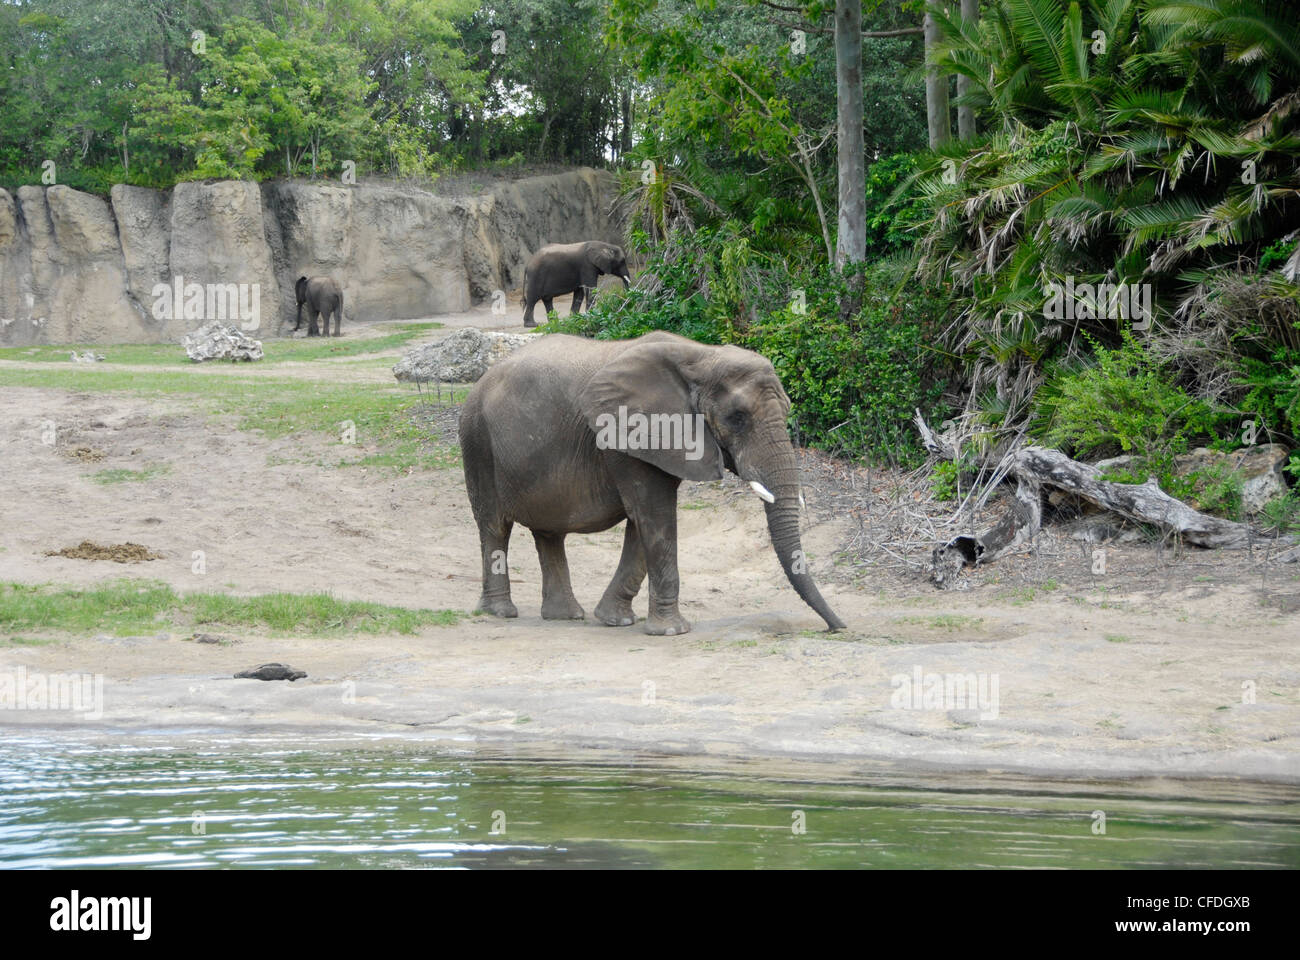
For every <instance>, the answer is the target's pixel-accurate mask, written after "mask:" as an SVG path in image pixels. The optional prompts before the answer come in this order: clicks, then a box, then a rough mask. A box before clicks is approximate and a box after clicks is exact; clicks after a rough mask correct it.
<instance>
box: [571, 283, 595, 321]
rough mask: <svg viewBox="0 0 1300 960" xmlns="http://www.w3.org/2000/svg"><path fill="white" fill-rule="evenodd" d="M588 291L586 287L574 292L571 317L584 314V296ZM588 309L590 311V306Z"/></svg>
mask: <svg viewBox="0 0 1300 960" xmlns="http://www.w3.org/2000/svg"><path fill="white" fill-rule="evenodd" d="M586 290H587V288H586V287H578V289H577V290H574V291H573V304H572V305H571V306H570V307H569V316H573V315H574V314H576V313H581V312H582V296H583V294H584V293H586ZM587 309H588V310H590V309H591V307H590V306H588V307H587Z"/></svg>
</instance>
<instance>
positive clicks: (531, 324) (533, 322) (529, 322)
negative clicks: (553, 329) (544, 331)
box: [524, 317, 537, 327]
mask: <svg viewBox="0 0 1300 960" xmlns="http://www.w3.org/2000/svg"><path fill="white" fill-rule="evenodd" d="M524 326H525V327H535V326H537V321H536V320H534V319H532V318H531V317H529V318H528V319H527V320H525V321H524Z"/></svg>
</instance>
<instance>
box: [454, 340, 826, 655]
mask: <svg viewBox="0 0 1300 960" xmlns="http://www.w3.org/2000/svg"><path fill="white" fill-rule="evenodd" d="M789 412H790V398H789V397H787V396H786V394H785V391H784V390H783V389H781V383H780V381H779V380H778V379H777V376H776V371H775V370H773V369H772V364H771V363H769V362H768V361H767V360H766V359H765V358H764V357H762V356H760V355H759V354H757V353H754V352H752V351H750V350H744V349H741V348H740V347H735V346H724V347H715V346H705V345H703V344H699V343H696V342H694V341H692V340H687V339H685V338H684V337H679V336H676V335H675V334H670V333H664V332H655V333H649V334H646V335H645V336H642V337H638V338H637V339H635V340H615V341H598V340H588V339H585V338H582V337H569V336H563V335H560V334H555V335H552V336H548V337H543V338H541V339H540V340H538V341H537V342H535V343H531V344H529V345H528V346H526V347H524V348H523V349H521V350H518V351H517V352H515V353H514V354H512V355H511V356H510V357H508V358H507V359H505V360H503V361H502V362H500V363H498V364H497V365H495V366H493V367H490V368H489V369H488V371H487V373H485V374H484V375H483V378H482V379H481V380H479V382H478V383H477V384H475V386H474V388H473V390H472V391H471V392H470V395H469V397H468V399H467V400H466V401H465V407H464V409H463V410H462V412H461V419H460V442H461V450H462V457H463V460H464V465H465V484H466V487H467V488H468V491H469V499H470V505H471V507H472V508H473V511H474V519H475V521H476V522H477V524H478V530H479V540H480V545H481V548H482V555H483V595H482V597H481V598H480V600H479V608H480V609H482V610H485V611H488V612H490V613H493V614H496V615H497V616H501V617H514V616H517V615H518V613H517V611H516V609H515V605H514V603H513V602H511V599H510V576H509V568H508V565H507V562H506V556H507V552H508V550H509V547H510V532H511V530H512V528H513V527H514V524H516V523H521V524H523V525H524V526H526V527H528V528H529V529H531V530H532V531H533V538H534V539H535V540H536V542H537V555H538V558H539V559H540V560H541V565H542V616H543V617H545V618H547V619H552V620H562V619H581V618H582V617H584V616H585V614H584V613H583V609H582V607H581V606H579V604H578V601H577V600H576V599H575V598H574V596H573V588H572V586H571V585H570V583H569V568H568V561H567V559H566V558H565V554H564V537H565V535H566V534H569V533H593V532H596V531H599V530H606V529H608V528H610V527H612V526H613V525H614V524H616V523H618V522H619V521H620V520H624V519H626V520H627V530H626V533H625V535H624V539H623V555H622V559H620V560H619V564H618V572H617V573H615V574H614V579H613V581H612V582H611V583H610V585H609V587H608V589H606V590H605V595H604V596H603V597H602V598H601V601H600V603H599V604H597V605H596V617H597V619H599V620H600V621H601V622H602V623H605V624H608V625H610V626H626V625H628V624H631V623H632V622H633V621H634V619H635V617H634V616H633V613H632V598H633V597H635V596H636V595H637V593H638V592H639V591H640V589H641V583H642V581H643V580H644V579H645V577H646V574H647V573H649V577H650V610H649V616H648V618H647V620H646V628H645V629H646V632H647V633H651V634H667V635H674V634H680V633H685V632H686V631H688V630H690V624H689V623H688V622H687V621H686V620H685V619H684V618H683V617H682V615H681V612H680V611H679V610H678V608H677V599H678V583H679V582H678V576H677V487H678V485H679V484H680V483H681V482H682V480H716V479H718V478H720V477H722V476H723V471H724V469H727V470H731V471H732V472H733V473H735V474H737V475H738V476H740V477H741V478H742V479H744V480H748V481H750V485H751V486H752V487H753V488H754V492H755V493H757V494H758V495H759V496H760V497H761V498H762V499H763V500H764V501H765V502H766V509H767V525H768V530H769V531H770V532H771V535H772V546H773V547H774V548H775V550H776V555H777V557H778V558H779V559H780V561H781V566H782V567H783V568H784V569H785V574H786V576H787V577H788V578H789V580H790V583H791V584H793V586H794V588H795V590H796V591H798V593H799V596H800V597H802V598H803V600H804V602H806V603H807V604H808V605H809V606H810V607H812V608H813V610H815V611H816V612H817V613H818V615H820V616H821V618H822V619H823V620H825V621H826V624H827V626H828V627H830V628H831V629H832V630H838V629H841V628H842V627H843V626H844V624H843V622H842V621H841V620H840V618H839V617H837V616H836V615H835V612H834V611H833V610H831V608H830V606H829V605H828V604H827V603H826V601H825V600H824V599H822V595H821V593H820V592H819V591H818V589H817V585H816V584H815V583H814V582H813V579H812V577H811V575H810V574H809V573H808V561H807V559H806V557H805V556H804V553H803V548H802V546H801V545H800V540H799V508H800V505H801V500H802V497H801V494H800V490H799V468H798V463H797V461H796V459H795V452H794V446H793V445H792V444H791V442H790V435H789V434H788V433H787V431H786V425H785V424H786V417H787V416H788V414H789Z"/></svg>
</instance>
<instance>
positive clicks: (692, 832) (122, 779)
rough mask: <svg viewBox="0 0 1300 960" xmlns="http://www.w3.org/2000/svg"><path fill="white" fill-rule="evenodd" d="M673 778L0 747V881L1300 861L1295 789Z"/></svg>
mask: <svg viewBox="0 0 1300 960" xmlns="http://www.w3.org/2000/svg"><path fill="white" fill-rule="evenodd" d="M683 763H684V761H680V760H678V761H673V760H668V759H663V758H660V759H645V758H641V759H633V758H621V759H618V760H615V761H611V762H591V761H585V762H579V761H565V760H562V759H556V758H545V759H529V760H522V759H509V758H499V757H497V758H494V757H490V756H480V755H449V754H448V753H446V752H442V753H439V752H436V748H434V747H421V748H416V747H391V746H390V747H386V748H384V749H373V748H364V749H359V748H343V749H339V748H337V747H336V746H331V747H330V748H329V749H324V748H311V747H310V746H309V747H307V748H303V747H302V746H299V745H295V746H287V745H285V744H280V743H276V742H274V741H266V740H263V741H257V740H249V741H245V742H237V741H227V742H223V743H217V744H204V745H195V746H186V747H184V748H180V749H178V748H175V747H172V748H159V747H155V746H144V747H140V746H113V745H111V744H103V743H95V744H89V743H87V744H81V745H78V744H75V743H64V742H55V743H53V744H51V743H50V742H49V741H45V740H41V739H37V738H13V737H6V739H5V743H4V744H3V746H0V867H8V868H13V867H171V868H195V867H199V868H205V867H367V868H373V867H679V868H693V867H739V868H752V867H769V868H770V867H844V868H860V867H923V868H925V867H934V868H948V867H951V868H967V867H1134V868H1143V867H1247V868H1257V867H1291V868H1295V867H1300V789H1297V788H1293V787H1285V786H1269V785H1259V784H1237V783H1216V782H1202V783H1187V782H1175V781H1160V782H1151V781H1148V782H1138V783H1108V784H1102V783H1054V782H1049V781H1042V780H1031V779H1023V778H1016V777H1006V776H1002V777H995V778H990V777H987V776H985V777H982V778H975V777H970V778H964V777H955V776H951V775H947V776H944V777H942V778H939V777H934V778H927V777H920V776H916V775H907V776H901V775H892V774H885V773H879V772H875V773H863V774H847V775H846V774H844V773H842V772H837V774H836V776H835V782H818V774H819V772H821V773H822V774H823V775H824V772H825V768H820V767H818V766H816V765H802V766H800V765H792V764H786V765H779V766H773V765H772V764H767V765H764V766H762V767H759V766H756V765H746V764H732V765H728V766H719V765H716V764H715V765H713V767H712V768H709V769H700V768H698V766H697V767H696V768H692V767H690V766H683V765H682V764H683ZM1096 810H1102V811H1104V812H1105V815H1106V832H1105V834H1104V835H1100V834H1096V833H1094V831H1093V825H1094V822H1095V821H1094V816H1093V811H1096ZM801 826H802V828H803V829H802V832H800V830H799V828H800V827H801ZM494 831H495V832H494Z"/></svg>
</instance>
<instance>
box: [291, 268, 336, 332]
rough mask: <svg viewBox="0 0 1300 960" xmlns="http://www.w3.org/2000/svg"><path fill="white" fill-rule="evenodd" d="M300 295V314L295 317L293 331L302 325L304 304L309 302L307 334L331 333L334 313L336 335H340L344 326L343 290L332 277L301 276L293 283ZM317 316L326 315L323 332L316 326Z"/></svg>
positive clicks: (296, 292) (298, 295)
mask: <svg viewBox="0 0 1300 960" xmlns="http://www.w3.org/2000/svg"><path fill="white" fill-rule="evenodd" d="M293 289H294V293H295V295H296V296H297V297H298V314H297V316H296V317H295V318H294V325H293V332H294V333H297V332H298V328H299V327H301V326H302V305H303V304H304V303H305V304H307V307H308V309H309V310H310V313H309V314H308V319H309V320H310V323H308V324H307V336H309V337H315V336H323V337H328V336H329V335H330V314H331V313H332V314H334V336H336V337H337V336H338V335H339V331H340V330H341V329H342V326H343V290H342V289H341V288H340V287H339V285H338V284H337V283H335V282H334V281H333V279H331V278H330V277H299V278H298V282H297V283H295V284H294V285H293ZM317 316H322V317H324V321H325V328H324V331H323V332H322V331H321V330H320V329H318V328H317V326H316V318H317Z"/></svg>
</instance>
